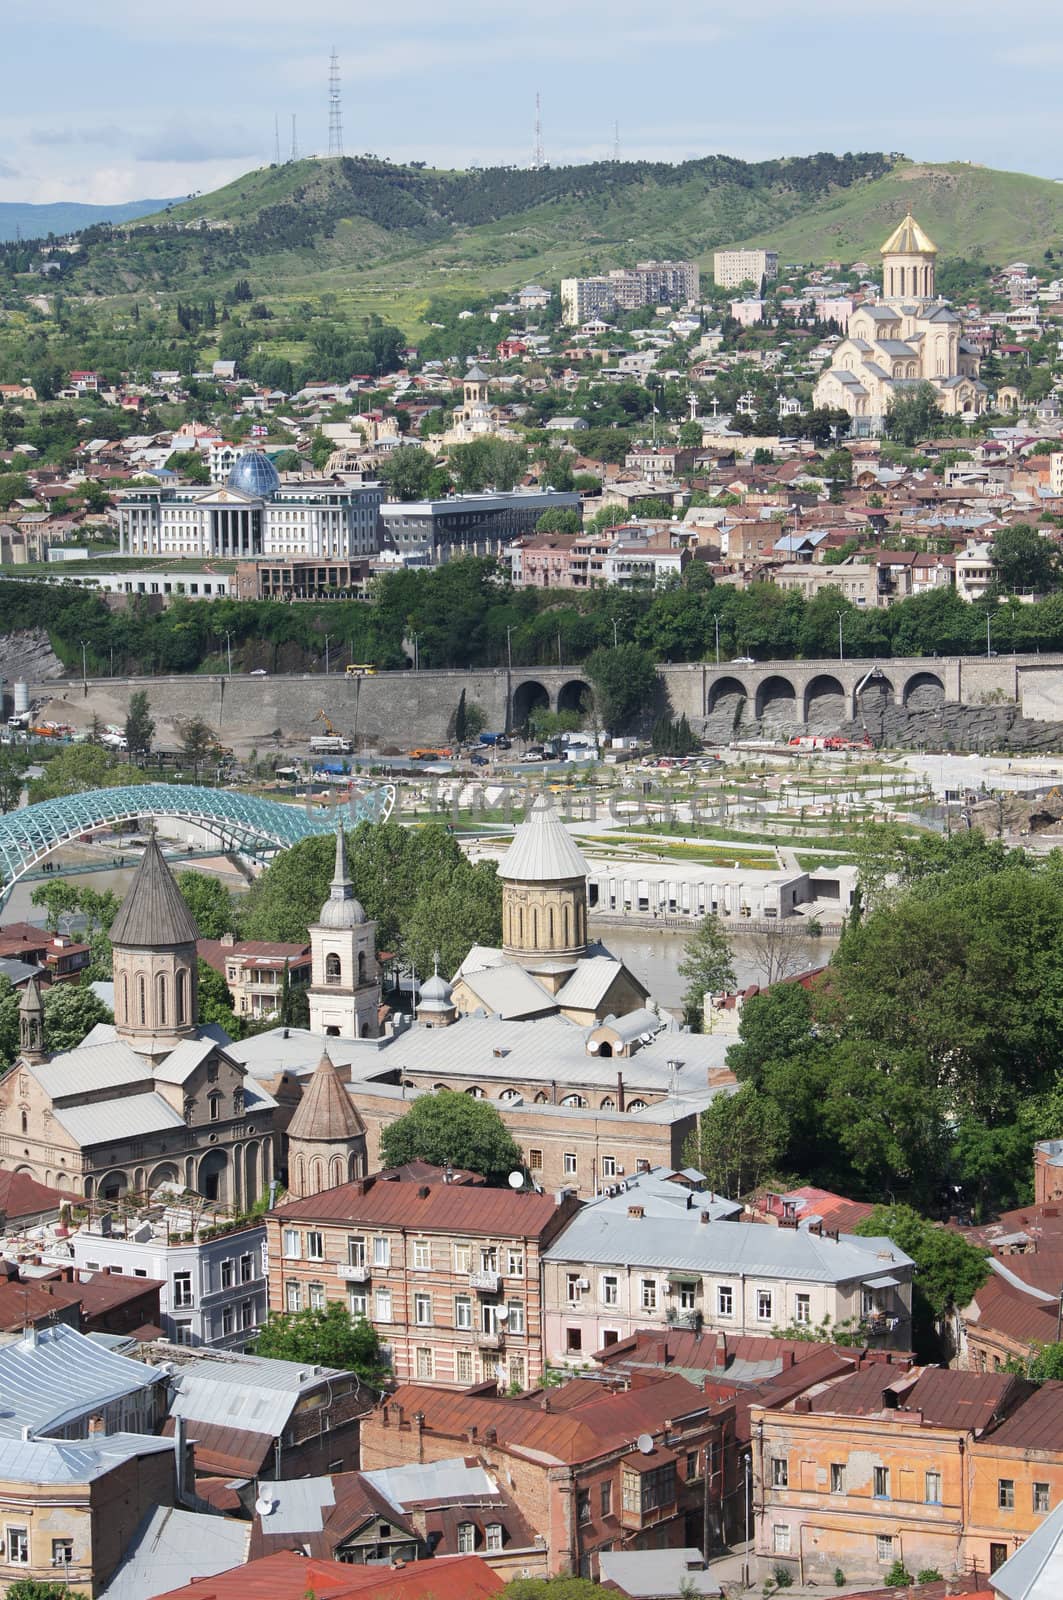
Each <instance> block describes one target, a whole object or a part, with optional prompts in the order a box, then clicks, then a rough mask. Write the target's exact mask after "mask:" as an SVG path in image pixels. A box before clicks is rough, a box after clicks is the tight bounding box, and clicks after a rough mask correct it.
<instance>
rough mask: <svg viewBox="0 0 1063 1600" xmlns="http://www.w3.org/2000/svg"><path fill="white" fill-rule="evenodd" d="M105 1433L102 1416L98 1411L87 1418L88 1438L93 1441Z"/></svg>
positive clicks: (105, 1425)
mask: <svg viewBox="0 0 1063 1600" xmlns="http://www.w3.org/2000/svg"><path fill="white" fill-rule="evenodd" d="M106 1432H107V1424H106V1423H105V1422H104V1420H103V1416H102V1414H101V1413H100V1412H99V1411H96V1412H94V1413H93V1415H92V1416H91V1417H90V1418H89V1438H90V1439H95V1438H97V1437H98V1436H99V1435H100V1434H102V1433H106Z"/></svg>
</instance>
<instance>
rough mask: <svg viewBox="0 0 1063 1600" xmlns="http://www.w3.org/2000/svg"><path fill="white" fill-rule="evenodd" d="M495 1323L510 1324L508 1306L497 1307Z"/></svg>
mask: <svg viewBox="0 0 1063 1600" xmlns="http://www.w3.org/2000/svg"><path fill="white" fill-rule="evenodd" d="M495 1321H496V1322H508V1321H509V1307H508V1306H496V1307H495Z"/></svg>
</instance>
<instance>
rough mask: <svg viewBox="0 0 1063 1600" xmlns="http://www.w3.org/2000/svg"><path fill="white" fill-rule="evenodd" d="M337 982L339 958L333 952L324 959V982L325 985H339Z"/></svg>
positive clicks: (338, 977) (338, 979)
mask: <svg viewBox="0 0 1063 1600" xmlns="http://www.w3.org/2000/svg"><path fill="white" fill-rule="evenodd" d="M339 981H340V958H339V956H338V955H336V954H335V953H334V952H333V953H332V954H330V955H327V956H326V957H325V982H326V983H339Z"/></svg>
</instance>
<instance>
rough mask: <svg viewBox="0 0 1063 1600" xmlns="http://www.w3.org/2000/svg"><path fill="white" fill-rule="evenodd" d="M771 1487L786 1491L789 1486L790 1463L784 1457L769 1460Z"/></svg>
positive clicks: (774, 1457)
mask: <svg viewBox="0 0 1063 1600" xmlns="http://www.w3.org/2000/svg"><path fill="white" fill-rule="evenodd" d="M771 1486H772V1488H773V1489H788V1488H789V1486H790V1463H789V1462H788V1461H787V1459H786V1457H785V1456H772V1458H771Z"/></svg>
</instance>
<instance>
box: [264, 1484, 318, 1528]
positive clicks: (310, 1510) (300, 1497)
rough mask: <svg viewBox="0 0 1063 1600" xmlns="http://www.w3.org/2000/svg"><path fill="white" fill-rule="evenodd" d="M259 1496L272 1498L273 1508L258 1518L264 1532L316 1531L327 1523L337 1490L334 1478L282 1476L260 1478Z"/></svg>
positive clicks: (266, 1498)
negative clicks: (326, 1510)
mask: <svg viewBox="0 0 1063 1600" xmlns="http://www.w3.org/2000/svg"><path fill="white" fill-rule="evenodd" d="M258 1492H259V1498H260V1499H262V1500H272V1502H273V1510H272V1511H271V1512H270V1514H269V1516H268V1517H265V1516H261V1515H260V1514H259V1513H258V1512H257V1511H256V1513H255V1514H256V1516H258V1517H259V1522H260V1524H261V1527H262V1532H263V1533H266V1534H270V1535H272V1534H275V1533H317V1532H319V1531H320V1529H321V1528H323V1527H324V1525H325V1517H324V1512H325V1509H326V1508H327V1507H331V1506H334V1505H335V1504H336V1491H335V1488H334V1487H333V1483H332V1479H331V1478H282V1479H280V1480H279V1481H278V1482H274V1483H267V1482H266V1481H265V1480H264V1479H260V1480H259V1485H258Z"/></svg>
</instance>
